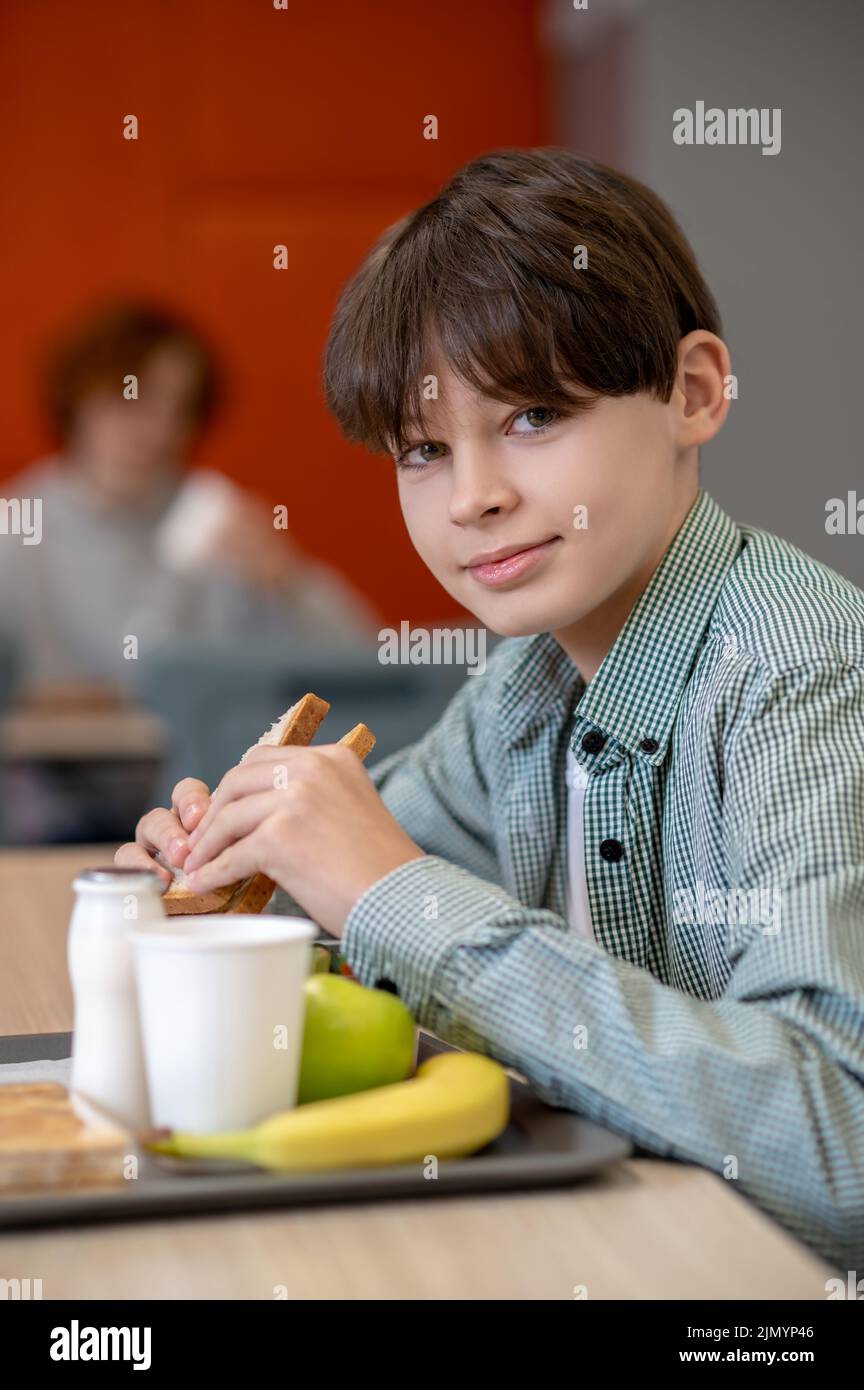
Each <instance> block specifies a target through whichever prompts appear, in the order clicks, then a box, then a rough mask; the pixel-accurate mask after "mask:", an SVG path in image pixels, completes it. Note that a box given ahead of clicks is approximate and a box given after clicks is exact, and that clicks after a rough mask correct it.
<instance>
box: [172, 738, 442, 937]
mask: <svg viewBox="0 0 864 1390" xmlns="http://www.w3.org/2000/svg"><path fill="white" fill-rule="evenodd" d="M199 785H200V784H199ZM155 814H156V813H155V812H151V815H155ZM145 819H146V818H145ZM155 832H156V833H157V834H162V833H165V834H167V829H166V830H164V832H163V826H162V823H161V822H160V823H158V824H157V825H156V826H155ZM189 842H190V844H191V846H192V849H191V852H190V853H189V855H188V857H187V858H186V860H185V862H184V865H183V867H184V869H185V870H186V872H187V874H189V883H190V887H192V888H194V889H195V891H196V892H201V893H207V892H210V891H211V890H212V889H213V888H219V887H221V886H222V885H223V884H226V883H234V882H236V881H238V880H240V879H244V878H248V877H249V876H250V875H252V874H256V873H262V874H266V875H267V877H268V878H272V879H273V881H274V883H277V884H278V885H279V887H280V888H284V889H285V891H286V892H287V893H290V894H291V896H292V897H293V898H295V899H296V900H297V902H299V903H302V904H303V907H304V909H305V911H306V912H307V913H308V914H309V916H310V917H312V918H313V919H314V920H315V921H316V922H318V923H319V924H320V925H321V926H322V927H324V928H325V929H326V930H327V931H329V932H331V933H332V934H333V935H334V936H339V935H341V933H342V929H343V927H344V925H345V921H346V918H347V917H348V914H349V912H350V911H351V908H352V907H353V905H354V903H355V902H356V901H357V899H358V898H359V897H360V896H361V894H363V893H364V892H365V891H366V889H367V888H369V887H371V885H372V884H373V883H375V882H377V880H378V879H379V878H383V876H384V875H385V874H387V873H389V872H390V871H391V870H392V869H395V868H397V867H398V865H400V864H403V863H406V862H407V861H408V860H409V859H418V858H420V857H422V855H423V853H424V851H423V850H421V849H420V847H419V846H418V845H416V844H415V843H414V841H413V840H412V839H411V837H410V836H409V835H407V834H406V832H405V831H404V830H403V829H402V827H401V825H400V824H399V822H398V821H397V820H395V819H394V817H393V816H392V815H391V814H390V812H389V811H388V810H387V807H386V806H385V805H384V803H383V801H382V800H381V798H380V796H379V795H378V792H377V790H376V788H375V786H374V783H373V782H372V780H371V778H370V776H369V774H368V772H367V771H366V769H365V767H364V766H363V764H362V763H361V761H360V759H359V758H358V757H357V755H356V753H354V752H353V751H352V750H351V749H350V748H345V747H344V746H343V745H341V744H338V743H329V744H326V743H325V744H318V745H316V746H315V747H314V748H310V747H306V748H300V747H287V748H269V747H266V746H263V747H256V748H253V749H252V751H251V752H250V753H249V754H248V755H247V758H246V761H245V763H241V764H238V765H237V767H234V768H232V769H231V771H230V772H228V773H226V775H225V776H224V777H223V779H222V781H221V783H220V784H219V786H218V787H217V788H216V790H215V792H214V793H213V796H212V798H211V800H210V806H209V808H208V810H207V811H206V813H205V814H204V815H203V817H202V818H201V820H200V822H199V823H198V825H197V827H196V829H195V831H194V832H193V834H192V835H191V836H190V837H189Z"/></svg>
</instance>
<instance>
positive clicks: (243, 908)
mask: <svg viewBox="0 0 864 1390" xmlns="http://www.w3.org/2000/svg"><path fill="white" fill-rule="evenodd" d="M329 709H330V706H329V704H328V703H327V701H326V700H321V699H319V697H318V696H317V695H312V694H309V695H304V696H303V698H302V700H298V701H297V703H296V705H292V706H291V708H290V709H288V710H286V711H285V713H284V714H283V715H282V716H281V718H280V719H277V720H276V722H275V724H274V725H273V726H272V728H270V729H268V730H267V732H266V733H265V734H262V735H261V737H260V738H259V740H258V742H257V744H253V747H255V748H259V747H261V746H262V745H265V746H267V747H270V748H285V747H288V746H290V745H293V746H295V747H296V746H299V745H306V744H310V743H311V742H312V740H313V738H314V737H315V734H316V733H317V732H318V729H319V728H320V727H321V724H322V723H323V721H324V719H325V717H326V715H327V713H328V711H329ZM339 742H340V743H344V744H345V745H346V746H347V747H348V748H351V749H352V750H353V751H354V752H355V753H356V754H357V756H358V758H360V760H361V761H362V760H363V759H364V758H366V757H368V755H369V754H370V753H371V751H372V749H373V748H374V747H375V735H374V734H373V733H372V732H371V731H370V730H369V729H367V727H366V725H365V724H355V726H354V728H353V729H351V730H350V731H349V732H348V733H347V734H345V735H344V736H343V737H342V738H340V740H339ZM251 751H252V749H251V748H247V750H246V752H245V753H244V754H243V757H242V758H241V759H240V761H241V763H244V762H245V761H246V759H247V758H248V756H249V754H250V753H251ZM155 857H156V859H157V860H158V862H159V863H160V864H161V865H162V866H163V868H166V869H169V870H170V872H171V873H172V874H173V876H174V881H173V883H171V884H169V885H168V888H167V889H166V891H165V893H164V894H163V897H162V902H163V904H164V906H165V912H166V914H167V915H168V916H169V917H175V916H179V915H181V914H183V915H186V914H191V913H196V914H203V913H210V912H226V913H229V912H244V913H247V912H251V913H254V912H263V911H264V908H265V907H266V906H267V904H268V903H269V901H270V898H271V896H272V893H273V890H274V888H275V887H276V884H275V883H274V882H273V880H272V879H271V878H268V877H267V875H266V874H253V875H252V877H251V878H246V879H242V880H241V881H240V882H239V883H230V884H226V885H225V886H224V887H222V888H214V889H213V890H212V891H211V892H209V893H196V892H194V891H193V889H191V888H190V887H189V885H188V883H187V881H186V875H185V873H184V872H183V870H182V869H178V868H175V866H174V865H173V864H169V863H168V862H167V860H166V859H165V858H164V856H163V855H162V854H161V852H160V853H158V854H157V855H156V856H155Z"/></svg>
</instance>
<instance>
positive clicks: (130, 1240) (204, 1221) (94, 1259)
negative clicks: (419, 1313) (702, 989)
mask: <svg viewBox="0 0 864 1390" xmlns="http://www.w3.org/2000/svg"><path fill="white" fill-rule="evenodd" d="M112 856H113V847H106V846H104V845H103V846H96V847H93V848H88V847H86V846H85V847H76V848H74V849H48V850H45V849H38V850H14V851H13V850H4V851H0V1031H2V1032H3V1033H31V1032H36V1033H43V1032H57V1031H67V1030H69V1029H71V1027H72V999H71V994H70V990H69V984H68V980H67V976H66V960H65V952H66V927H67V923H68V918H69V912H70V908H71V902H72V893H71V887H70V885H71V880H72V878H73V876H74V874H75V873H76V872H77V871H79V870H80V869H82V868H86V867H96V866H98V865H99V864H105V863H110V862H111V859H112ZM833 1274H834V1271H833V1270H831V1269H830V1268H829V1267H828V1266H827V1265H825V1264H823V1263H822V1262H821V1261H820V1260H818V1259H816V1258H815V1257H814V1256H813V1255H812V1254H810V1253H809V1252H808V1251H807V1250H806V1249H805V1248H804V1247H803V1246H801V1245H799V1244H798V1243H797V1242H795V1241H794V1240H792V1239H790V1237H789V1236H787V1235H786V1234H785V1233H784V1232H783V1231H782V1229H781V1228H780V1227H779V1226H777V1225H775V1224H774V1223H773V1222H771V1221H769V1220H768V1219H767V1218H766V1217H765V1216H763V1215H762V1214H761V1213H760V1212H759V1211H758V1209H757V1208H756V1207H754V1206H753V1205H752V1204H751V1203H749V1202H748V1201H746V1199H744V1198H743V1197H741V1196H740V1195H739V1194H738V1193H737V1192H736V1191H735V1190H734V1188H733V1186H732V1184H731V1183H727V1182H725V1181H724V1180H723V1179H721V1178H718V1177H716V1176H714V1175H713V1174H711V1173H708V1172H705V1171H704V1170H702V1169H699V1168H693V1167H689V1166H686V1165H683V1164H675V1163H667V1162H663V1161H660V1160H655V1159H635V1160H628V1161H626V1162H623V1163H620V1164H618V1165H617V1166H616V1167H615V1168H611V1169H609V1170H607V1171H606V1172H605V1173H604V1174H602V1175H600V1176H598V1177H597V1178H594V1179H591V1180H589V1181H585V1182H582V1183H580V1184H578V1185H576V1186H573V1187H570V1188H560V1189H557V1190H551V1191H537V1192H533V1193H518V1192H517V1193H512V1194H505V1195H503V1196H501V1195H495V1196H489V1197H475V1196H470V1197H449V1198H434V1199H427V1200H425V1201H424V1200H421V1201H408V1202H406V1201H397V1202H386V1203H374V1204H371V1203H370V1204H368V1205H364V1204H357V1205H354V1206H351V1205H343V1206H337V1207H332V1208H329V1209H328V1208H306V1209H295V1210H291V1209H284V1210H281V1211H278V1210H274V1211H264V1212H256V1213H254V1214H246V1213H238V1214H226V1215H224V1216H218V1217H195V1218H188V1219H183V1218H178V1219H172V1220H155V1221H146V1222H143V1221H142V1222H140V1223H131V1222H130V1223H126V1224H123V1223H118V1224H117V1225H114V1226H91V1227H86V1226H80V1227H67V1228H66V1229H65V1230H63V1229H56V1228H55V1229H46V1230H44V1231H38V1232H28V1231H21V1232H13V1233H10V1234H5V1235H3V1236H0V1278H7V1279H10V1278H15V1277H17V1278H25V1277H30V1278H41V1280H42V1289H43V1297H44V1298H45V1299H54V1298H83V1299H102V1298H120V1299H151V1298H159V1299H165V1298H168V1299H201V1298H203V1299H210V1298H212V1299H272V1298H274V1297H276V1296H283V1297H284V1293H283V1292H282V1291H283V1290H287V1296H288V1297H289V1298H304V1299H317V1298H332V1299H340V1298H372V1299H568V1300H570V1299H573V1297H574V1288H575V1286H577V1285H585V1286H586V1288H587V1293H588V1297H589V1299H599V1298H623V1299H639V1298H651V1299H685V1298H701V1299H724V1298H743V1299H759V1298H781V1299H819V1300H824V1298H825V1280H826V1279H828V1278H830V1277H831V1276H832V1275H833ZM274 1291H278V1292H274Z"/></svg>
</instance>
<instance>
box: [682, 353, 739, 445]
mask: <svg viewBox="0 0 864 1390" xmlns="http://www.w3.org/2000/svg"><path fill="white" fill-rule="evenodd" d="M737 394H738V393H737V384H736V382H735V378H734V377H733V375H732V364H731V360H730V357H729V349H728V348H727V346H726V344H725V343H724V342H723V339H722V338H718V337H717V334H716V333H709V332H708V331H707V330H706V329H702V328H699V329H696V330H695V331H694V332H692V333H688V334H687V336H686V337H684V338H682V339H681V341H680V343H679V344H678V372H677V375H676V378H675V389H674V391H673V401H677V405H678V413H677V419H676V426H677V427H676V432H675V436H676V437H675V442H676V444H678V445H679V446H680V447H681V448H687V447H690V446H692V445H696V446H697V447H698V445H700V444H707V442H708V440H709V439H713V438H714V436H715V434H716V433H717V432H718V430H719V429H721V427H722V425H723V423H724V421H725V419H726V416H727V415H728V413H729V403H730V401H731V400H733V399H734V398H735V396H737Z"/></svg>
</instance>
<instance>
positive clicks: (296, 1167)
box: [146, 1052, 510, 1172]
mask: <svg viewBox="0 0 864 1390" xmlns="http://www.w3.org/2000/svg"><path fill="white" fill-rule="evenodd" d="M509 1112H510V1088H509V1083H508V1080H507V1074H506V1072H505V1071H504V1068H503V1067H501V1066H499V1064H498V1063H497V1062H495V1061H493V1060H492V1058H491V1057H486V1056H483V1055H482V1054H481V1053H479V1052H441V1053H436V1055H435V1056H434V1057H430V1058H429V1060H428V1061H426V1062H423V1063H422V1064H421V1065H420V1066H419V1067H418V1068H417V1071H416V1073H415V1075H414V1076H413V1077H411V1078H410V1079H409V1080H408V1081H397V1082H395V1083H394V1084H393V1085H390V1086H379V1087H377V1088H376V1089H375V1090H371V1091H361V1092H359V1093H358V1094H355V1095H350V1096H337V1097H334V1098H333V1099H331V1100H319V1101H312V1102H311V1103H310V1104H308V1105H301V1106H298V1107H297V1108H296V1109H294V1110H285V1111H281V1112H280V1113H279V1114H278V1115H271V1116H270V1118H269V1119H267V1120H262V1122H261V1123H260V1124H258V1125H255V1126H254V1128H252V1129H244V1130H234V1131H226V1132H225V1133H221V1134H189V1133H185V1132H183V1131H180V1130H173V1131H169V1132H168V1135H167V1137H164V1138H152V1139H150V1140H149V1141H148V1142H147V1144H146V1146H147V1148H150V1149H153V1150H155V1151H156V1152H159V1153H166V1154H174V1155H177V1156H179V1157H184V1158H232V1159H241V1160H243V1161H245V1162H248V1163H256V1164H258V1165H259V1167H262V1168H269V1169H272V1170H274V1171H279V1172H297V1171H302V1170H304V1169H306V1170H308V1169H326V1168H356V1167H363V1166H368V1165H372V1164H385V1163H412V1162H420V1161H422V1160H423V1159H424V1158H425V1157H426V1156H427V1155H428V1154H434V1155H435V1156H436V1157H437V1158H455V1157H458V1156H459V1155H462V1154H469V1153H474V1152H475V1151H476V1150H477V1149H482V1148H483V1147H484V1145H486V1144H489V1143H491V1142H492V1140H493V1139H495V1138H496V1137H497V1136H498V1135H499V1134H500V1133H501V1132H502V1130H503V1129H505V1128H506V1126H507V1121H508V1118H509Z"/></svg>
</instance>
